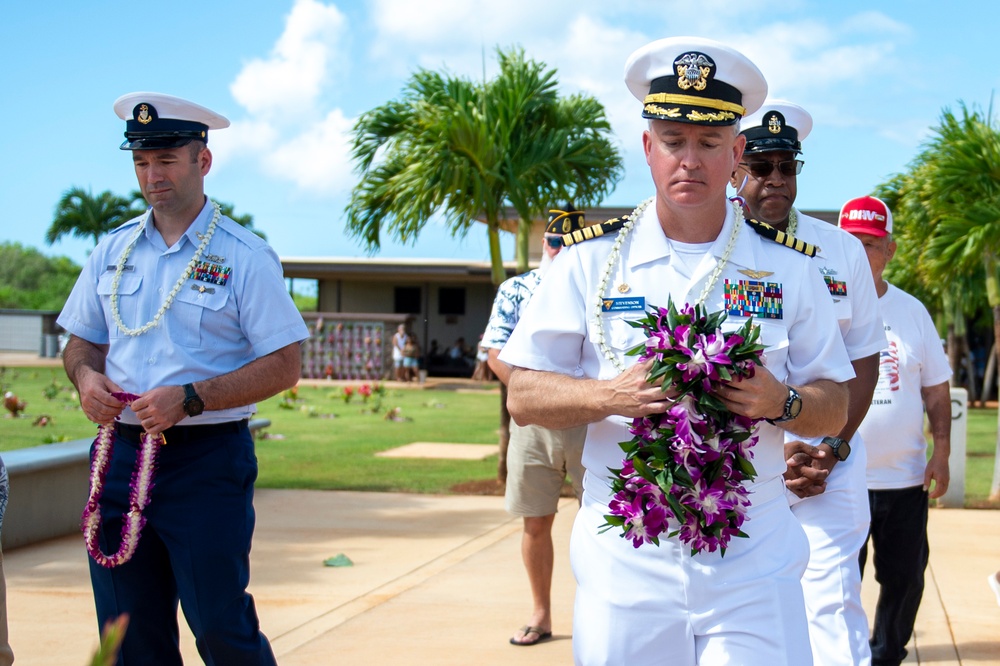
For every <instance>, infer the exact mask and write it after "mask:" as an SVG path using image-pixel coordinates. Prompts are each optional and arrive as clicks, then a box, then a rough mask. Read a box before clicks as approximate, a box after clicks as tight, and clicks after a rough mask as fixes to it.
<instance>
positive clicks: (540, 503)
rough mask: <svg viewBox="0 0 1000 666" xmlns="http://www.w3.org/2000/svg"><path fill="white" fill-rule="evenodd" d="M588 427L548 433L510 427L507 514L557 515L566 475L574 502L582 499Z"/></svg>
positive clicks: (530, 428)
mask: <svg viewBox="0 0 1000 666" xmlns="http://www.w3.org/2000/svg"><path fill="white" fill-rule="evenodd" d="M586 438H587V426H585V425H582V426H577V427H575V428H567V429H565V430H549V429H547V428H542V427H541V426H519V425H517V424H516V423H514V422H513V421H511V423H510V444H509V445H508V447H507V489H506V492H505V495H504V504H505V506H506V508H507V511H508V512H510V513H511V514H513V515H515V516H518V517H520V518H538V517H541V516H549V515H552V514H554V513H555V512H556V509H557V508H558V506H559V494H560V493H561V492H562V487H563V483H564V482H565V480H566V475H567V474H569V476H570V478H571V479H572V481H573V490H574V492H576V496H577V498H579V497H582V496H583V463H582V462H581V460H580V459H581V457H582V456H583V442H584V440H585V439H586Z"/></svg>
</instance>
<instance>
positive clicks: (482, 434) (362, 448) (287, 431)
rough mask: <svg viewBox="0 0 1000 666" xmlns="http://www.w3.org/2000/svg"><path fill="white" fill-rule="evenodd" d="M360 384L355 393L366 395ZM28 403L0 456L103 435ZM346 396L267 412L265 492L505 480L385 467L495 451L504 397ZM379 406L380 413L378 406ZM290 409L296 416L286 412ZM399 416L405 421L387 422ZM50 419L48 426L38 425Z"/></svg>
mask: <svg viewBox="0 0 1000 666" xmlns="http://www.w3.org/2000/svg"><path fill="white" fill-rule="evenodd" d="M360 385H361V382H357V383H355V384H353V387H354V388H355V389H357V388H358V387H360ZM6 391H13V392H14V393H15V394H17V396H18V397H19V398H21V399H22V400H24V401H25V402H26V403H27V407H26V409H25V412H24V414H25V416H24V417H22V418H18V419H12V418H4V419H3V420H2V421H0V434H2V436H0V451H8V450H11V449H19V448H25V447H29V446H38V445H43V444H46V443H50V442H56V441H69V440H73V439H80V438H89V437H91V436H93V435H94V434H95V433H96V431H95V427H94V425H93V424H92V423H90V422H89V421H87V419H86V417H84V415H83V412H81V411H80V409H79V407H78V406H77V398H76V395H75V393H74V391H73V387H72V385H71V384H70V383H69V381H68V380H67V379H66V376H65V375H64V374H63V372H62V370H61V369H60V368H7V369H0V392H6ZM342 396H343V392H342V390H341V389H340V388H339V387H335V386H332V385H331V386H320V387H315V388H314V387H308V386H302V387H299V389H298V396H297V399H296V400H295V401H294V402H289V401H288V400H287V396H275V397H274V398H271V399H270V400H266V401H265V402H263V403H261V404H259V405H258V409H259V412H258V414H257V416H258V417H261V418H267V419H270V420H271V424H272V425H271V427H270V428H268V429H267V430H266V432H265V437H264V438H262V439H260V440H259V441H258V443H257V457H258V459H259V460H260V479H259V481H258V486H260V487H265V488H323V489H331V490H332V489H340V490H382V491H404V492H420V493H447V492H450V490H451V488H452V487H453V486H455V485H456V484H459V483H466V482H475V481H487V480H489V479H493V478H494V477H495V475H496V464H497V460H496V456H491V457H489V458H487V459H486V460H482V461H464V460H420V459H401V458H377V457H375V455H374V454H375V453H376V452H377V451H384V450H386V449H391V448H394V447H396V446H401V445H403V444H409V443H411V442H450V443H468V444H495V443H496V441H497V419H498V412H499V406H498V402H499V397H498V395H497V393H496V392H489V391H472V392H467V393H466V392H457V391H442V390H418V389H395V390H389V391H388V392H387V394H386V395H384V396H382V397H379V396H377V395H376V396H372V397H371V398H370V399H369V402H367V403H364V402H362V401H361V399H360V398H359V397H358V396H357V394H355V396H354V398H353V399H352V401H351V402H349V403H345V402H344V400H343V398H342ZM379 401H380V404H378V408H379V409H378V412H377V413H373V412H374V411H375V410H373V407H375V406H376V402H379ZM286 407H290V408H286ZM394 407H398V408H399V415H400V416H401V417H402V418H403V419H404V420H402V421H390V420H386V419H385V418H384V414H385V412H386V411H387V410H389V409H391V408H394ZM43 415H44V416H47V417H48V418H49V421H50V423H49V424H48V425H46V426H41V425H34V423H35V422H36V421H37V420H38V418H39V417H40V416H43ZM996 432H997V410H996V409H971V410H969V424H968V434H969V441H968V445H967V449H968V450H967V458H966V465H967V467H966V505H967V506H976V507H982V506H992V507H993V508H1000V505H997V504H992V505H991V504H990V503H989V502H987V500H986V497H987V495H988V493H989V486H990V482H991V480H992V475H993V458H994V450H995V447H996Z"/></svg>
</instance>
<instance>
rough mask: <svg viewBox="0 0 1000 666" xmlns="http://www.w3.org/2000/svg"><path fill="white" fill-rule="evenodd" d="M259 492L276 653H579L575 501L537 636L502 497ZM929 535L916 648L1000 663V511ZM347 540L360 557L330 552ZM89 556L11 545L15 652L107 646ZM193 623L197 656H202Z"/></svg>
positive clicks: (559, 659)
mask: <svg viewBox="0 0 1000 666" xmlns="http://www.w3.org/2000/svg"><path fill="white" fill-rule="evenodd" d="M256 504H257V510H258V526H257V535H256V539H255V542H254V551H253V554H252V561H253V581H252V584H251V592H252V593H253V595H254V597H255V599H256V602H257V608H258V611H259V613H260V617H261V626H262V627H263V629H264V631H265V633H266V634H267V635H268V636H269V637H270V638H271V641H272V645H273V646H274V651H275V653H276V654H277V657H278V661H279V663H281V664H283V665H285V666H326V665H329V664H359V665H365V666H373V665H375V664H408V665H414V666H421V665H428V666H430V665H434V666H446V665H449V664H456V665H458V664H462V665H466V664H477V665H480V664H482V665H490V664H497V665H500V664H525V665H529V666H530V665H532V664H539V665H542V664H544V665H546V666H547V665H550V664H569V663H572V648H571V640H570V635H571V628H572V610H573V608H572V606H573V579H572V575H571V573H570V571H569V563H568V552H567V551H568V543H569V534H570V528H571V525H572V521H573V517H574V515H575V513H576V504H575V501H573V500H570V499H567V500H564V501H563V504H562V505H561V507H562V510H561V511H560V513H559V515H558V516H557V519H556V522H555V537H556V574H555V583H554V590H553V598H554V615H555V626H554V632H555V640H552V641H549V642H547V643H544V644H540V645H538V646H535V647H531V648H519V647H514V646H511V645H508V644H507V639H508V638H509V637H510V635H511V634H512V632H513V631H514V630H515V629H516V628H517V627H518V626H519V625H521V624H523V622H524V619H525V618H526V617H527V613H528V600H529V594H528V585H527V581H526V580H525V577H524V575H523V572H522V568H521V563H520V523H519V521H517V520H512V519H511V518H510V517H509V516H508V515H507V514H506V513H505V512H504V510H503V502H502V499H501V498H499V497H477V496H428V495H402V494H388V493H356V492H321V491H293V490H261V491H258V495H257V503H256ZM931 548H932V552H931V564H930V569H929V575H928V577H927V589H926V591H925V594H924V603H923V605H922V607H921V611H920V617H919V620H918V625H917V630H916V637H915V641H914V642H913V643H911V648H912V647H915V649H911V656H910V658H909V659H908V661H907V663H919V664H935V665H936V666H940V665H950V664H975V665H976V666H983V665H985V664H1000V631H998V627H1000V608H998V606H997V603H996V600H995V598H994V596H993V593H992V592H991V591H990V589H989V588H988V587H987V585H986V582H985V580H986V576H987V574H988V573H990V572H992V571H994V570H995V569H996V568H998V567H1000V512H997V511H981V512H977V511H968V510H932V511H931ZM339 553H343V554H345V555H346V556H347V557H349V558H350V559H351V560H352V561H353V562H354V566H352V567H343V568H340V567H326V566H324V565H323V561H324V560H325V559H327V558H330V557H333V556H335V555H337V554H339ZM86 557H87V556H86V554H85V552H84V549H83V545H82V542H81V539H80V538H79V537H66V538H62V539H57V540H53V541H49V542H46V543H42V544H38V545H35V546H28V547H25V548H20V549H15V550H12V551H10V552H9V553H6V555H5V564H4V568H5V570H6V577H7V593H8V614H9V618H10V636H11V644H12V646H13V648H14V652H15V655H16V657H17V660H18V663H21V664H26V665H28V666H48V665H53V666H55V665H59V666H63V665H66V666H70V665H74V666H75V665H78V664H82V663H85V662H86V658H87V656H88V655H89V654H90V653H91V651H92V650H93V649H94V648H95V647H96V644H97V627H96V620H95V618H94V611H93V605H92V599H91V594H90V586H89V580H88V577H87V560H86ZM871 584H872V577H871V575H868V576H866V589H865V603H866V607H867V608H869V609H871V608H873V606H874V590H873V588H872V587H871ZM181 624H182V627H183V621H182V622H181ZM182 636H183V638H182V642H183V651H184V656H185V661H186V663H188V664H198V663H201V662H200V660H199V659H198V656H197V653H196V651H195V649H194V645H193V640H192V639H191V636H190V634H189V633H188V632H187V629H186V627H183V628H182Z"/></svg>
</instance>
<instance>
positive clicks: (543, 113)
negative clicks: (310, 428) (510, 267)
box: [346, 49, 622, 480]
mask: <svg viewBox="0 0 1000 666" xmlns="http://www.w3.org/2000/svg"><path fill="white" fill-rule="evenodd" d="M497 56H498V61H499V65H500V71H499V74H498V75H497V77H496V78H495V79H493V80H491V81H486V82H483V83H481V84H480V83H476V82H474V81H470V80H468V79H463V78H458V77H454V76H447V75H444V74H441V73H438V72H431V71H427V70H423V69H421V70H418V71H417V72H416V73H415V74H413V76H412V77H411V78H410V80H409V82H408V83H407V84H406V86H405V87H404V89H403V92H402V95H401V97H400V99H398V100H392V101H390V102H387V103H385V104H383V105H381V106H379V107H376V108H374V109H372V110H370V111H368V112H366V113H365V114H363V115H362V116H361V118H359V119H358V122H357V123H356V124H355V126H354V130H353V131H354V145H353V152H352V157H353V159H354V162H355V170H356V171H357V172H358V174H359V175H360V176H361V180H360V182H359V183H358V185H357V186H355V188H354V191H353V192H352V195H351V201H350V204H349V205H348V207H347V211H346V212H347V225H346V226H347V230H348V232H349V233H351V234H352V235H353V236H355V237H359V238H361V239H363V240H364V242H365V244H366V245H367V247H368V249H369V251H371V252H374V251H376V250H377V249H378V248H379V246H380V243H381V239H382V233H383V231H385V232H387V233H389V234H391V235H392V236H393V237H395V238H396V239H397V240H399V241H402V242H404V243H405V242H413V241H414V240H415V239H416V237H417V236H418V235H419V233H420V231H421V229H422V228H423V226H424V225H425V224H426V223H427V221H428V220H429V219H430V218H431V217H432V216H434V215H440V216H442V217H443V218H444V221H445V224H446V225H447V226H448V229H449V230H450V231H451V233H452V235H453V236H463V235H465V234H466V233H468V230H469V228H470V227H471V226H472V225H473V224H475V221H476V220H477V219H479V220H483V221H485V223H486V231H487V235H488V237H489V247H490V264H491V269H492V270H491V277H492V281H493V284H494V285H499V284H500V283H501V282H503V281H504V280H505V279H506V277H507V273H506V271H505V270H504V266H503V257H502V255H501V252H500V234H499V232H500V221H501V218H502V215H503V210H504V206H505V204H506V203H508V202H509V204H510V205H511V206H512V207H513V208H514V209H515V210H516V211H517V214H518V216H519V217H520V220H519V222H518V234H517V235H518V240H517V259H518V267H519V269H520V270H521V271H522V272H523V271H525V270H527V269H528V249H529V248H528V242H529V238H530V230H531V223H532V219H533V218H534V217H536V216H538V215H541V214H542V213H543V212H544V211H545V209H546V208H547V207H549V206H551V205H552V204H553V203H555V202H560V203H561V202H568V201H574V202H576V203H578V204H580V205H587V204H589V203H592V202H594V203H596V202H597V201H598V200H600V199H601V198H603V197H604V196H605V195H606V194H607V193H608V192H609V191H610V190H611V189H612V188H613V187H614V185H615V184H616V183H617V182H618V180H619V179H620V178H621V176H622V163H621V158H620V156H619V155H618V151H617V150H616V148H615V147H614V145H612V143H611V141H610V140H609V139H608V136H607V135H608V134H609V133H610V129H611V128H610V125H609V123H608V121H607V119H606V117H605V115H604V109H603V107H602V106H601V105H600V103H599V102H597V100H595V99H593V98H592V97H587V96H585V95H574V96H572V97H569V98H564V99H560V98H559V96H558V92H557V82H556V72H555V70H552V69H548V68H546V66H545V65H544V64H542V63H538V62H535V61H533V60H529V59H527V58H525V56H524V52H523V51H522V50H520V49H513V50H511V51H509V52H504V51H502V50H499V49H498V51H497ZM505 391H506V388H505V387H502V389H501V396H500V403H501V404H500V407H501V419H500V421H501V422H500V430H501V433H502V434H501V437H500V459H499V463H498V470H497V475H498V477H499V478H500V479H501V480H504V479H505V477H506V451H507V442H508V439H507V437H506V436H504V434H503V433H506V432H508V424H509V421H510V416H509V414H507V413H506V394H505Z"/></svg>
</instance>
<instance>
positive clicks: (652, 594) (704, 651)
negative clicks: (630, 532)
mask: <svg viewBox="0 0 1000 666" xmlns="http://www.w3.org/2000/svg"><path fill="white" fill-rule="evenodd" d="M752 501H753V502H754V504H753V506H752V507H751V508H750V510H749V513H748V516H749V518H750V519H749V520H748V521H747V522H746V523H744V526H743V531H744V532H746V533H747V534H749V535H750V538H749V539H742V538H734V539H733V540H732V541H731V542H730V547H729V548H728V549H727V551H726V555H725V557H721V556H720V554H719V552H718V551H717V552H715V553H708V552H707V551H705V552H702V553H700V554H698V555H695V556H692V555H691V550H690V548H688V547H687V546H684V545H682V544H680V543H679V541H678V540H677V538H676V537H674V538H672V539H665V538H661V540H660V545H659V546H655V545H653V544H645V545H643V546H641V547H640V548H633V547H632V542H631V540H627V539H623V538H621V537H620V536H619V534H620V532H619V531H618V530H617V529H613V530H608V531H607V532H604V533H603V534H601V533H599V528H600V525H601V524H603V523H604V518H603V516H604V515H605V514H606V513H607V511H608V508H607V505H606V504H604V502H603V501H601V500H597V499H595V498H594V496H593V495H591V494H588V493H586V492H585V493H584V499H583V505H582V507H581V509H580V512H579V513H578V514H577V518H576V522H575V523H574V525H573V536H572V540H571V543H570V558H571V561H572V565H573V572H574V574H575V576H576V580H577V593H576V605H575V608H574V617H573V655H574V659H575V662H576V664H579V665H595V666H597V665H600V666H606V665H609V664H628V665H629V666H645V665H653V664H663V665H667V664H669V665H670V666H695V665H696V664H705V665H710V666H716V665H722V664H739V665H740V666H808V665H809V664H811V663H812V658H811V655H810V650H809V641H808V629H807V626H806V618H805V608H804V602H803V599H802V586H801V584H800V580H799V579H800V577H801V576H802V572H803V570H804V569H805V565H806V560H807V558H808V542H807V541H806V538H805V536H804V535H803V533H802V529H801V527H800V526H799V524H798V521H796V520H795V518H794V517H793V516H792V514H791V511H789V508H788V502H787V500H786V499H785V497H784V483H783V481H782V479H781V478H778V479H771V480H770V481H768V482H767V483H765V484H762V485H761V487H760V489H759V490H758V492H757V493H755V495H754V496H753V497H752Z"/></svg>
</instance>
